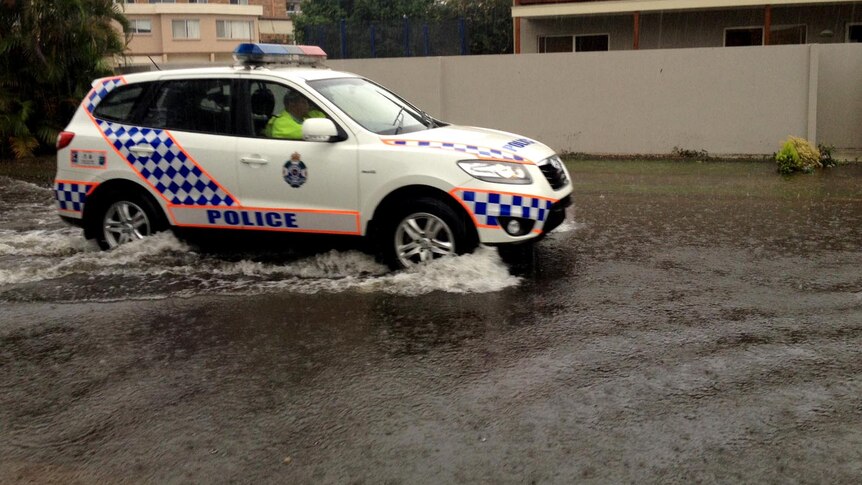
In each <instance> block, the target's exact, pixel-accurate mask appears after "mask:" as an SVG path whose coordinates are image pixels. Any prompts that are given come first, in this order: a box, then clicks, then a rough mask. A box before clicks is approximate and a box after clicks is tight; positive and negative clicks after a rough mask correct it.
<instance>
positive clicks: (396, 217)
mask: <svg viewBox="0 0 862 485" xmlns="http://www.w3.org/2000/svg"><path fill="white" fill-rule="evenodd" d="M380 242H381V243H382V244H383V252H384V260H385V261H386V263H387V264H389V266H390V267H392V268H393V269H400V268H409V267H411V266H416V265H420V264H425V263H428V262H430V261H432V260H435V259H438V258H442V257H446V256H454V255H457V254H464V253H468V252H470V251H472V250H473V249H475V248H476V242H475V240H474V238H472V237H470V233H469V231H468V228H467V225H466V223H465V221H464V220H463V218H462V217H460V216H459V215H458V213H457V212H456V211H455V210H453V209H452V208H451V207H450V206H449V205H447V204H446V203H444V202H442V201H440V200H438V199H432V198H422V199H418V200H416V201H414V202H411V203H409V204H407V205H406V206H405V207H404V208H403V209H402V210H398V211H396V212H394V213H393V214H392V215H391V216H390V217H389V220H388V221H387V224H386V228H385V229H384V231H383V234H382V238H381V240H380Z"/></svg>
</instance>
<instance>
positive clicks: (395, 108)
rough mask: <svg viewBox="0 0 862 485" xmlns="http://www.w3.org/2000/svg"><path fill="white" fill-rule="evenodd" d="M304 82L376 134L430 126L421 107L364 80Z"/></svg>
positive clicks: (397, 132) (393, 133)
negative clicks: (419, 108)
mask: <svg viewBox="0 0 862 485" xmlns="http://www.w3.org/2000/svg"><path fill="white" fill-rule="evenodd" d="M308 84H310V85H311V87H313V88H314V89H316V90H317V91H318V92H319V93H320V94H322V95H323V97H325V98H326V99H328V100H329V101H331V102H332V103H333V104H334V105H336V106H338V108H339V109H341V111H344V113H345V114H347V116H350V117H351V118H353V121H355V122H357V123H359V124H360V125H362V127H363V128H365V129H366V130H368V131H372V132H374V133H377V134H378V135H398V134H400V133H411V132H414V131H422V130H427V129H429V128H432V127H434V121H433V120H432V119H431V118H430V117H428V115H426V114H425V113H423V112H422V111H421V110H418V109H417V108H415V107H413V106H411V105H410V104H408V103H407V102H406V101H404V100H402V99H401V98H399V97H398V96H397V95H395V94H393V93H391V92H389V91H387V90H386V89H385V88H383V87H382V86H379V85H377V84H374V83H372V82H370V81H368V80H365V79H360V78H339V79H324V80H320V81H310V82H309V83H308Z"/></svg>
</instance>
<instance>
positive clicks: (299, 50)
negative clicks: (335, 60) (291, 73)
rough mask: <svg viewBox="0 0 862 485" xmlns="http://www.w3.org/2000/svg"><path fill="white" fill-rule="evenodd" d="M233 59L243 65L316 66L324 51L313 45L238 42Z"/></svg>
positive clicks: (324, 57) (320, 61)
mask: <svg viewBox="0 0 862 485" xmlns="http://www.w3.org/2000/svg"><path fill="white" fill-rule="evenodd" d="M233 58H234V60H235V61H236V62H237V63H239V64H241V65H244V66H261V65H264V64H300V65H310V66H317V65H320V64H322V63H323V61H325V60H326V52H324V51H323V49H321V48H320V47H317V46H314V45H284V44H249V43H246V44H240V45H238V46H237V47H236V49H234V51H233Z"/></svg>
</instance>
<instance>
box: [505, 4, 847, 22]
mask: <svg viewBox="0 0 862 485" xmlns="http://www.w3.org/2000/svg"><path fill="white" fill-rule="evenodd" d="M858 1H859V0H774V1H771V2H770V1H764V0H604V1H595V2H566V3H564V2H557V3H547V4H539V5H516V6H514V7H512V17H515V18H551V17H573V16H581V15H612V14H626V13H634V12H657V11H686V10H712V9H731V8H746V7H765V6H766V5H771V6H772V7H784V6H805V5H824V4H840V3H855V2H858Z"/></svg>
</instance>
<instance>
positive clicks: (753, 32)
mask: <svg viewBox="0 0 862 485" xmlns="http://www.w3.org/2000/svg"><path fill="white" fill-rule="evenodd" d="M747 45H763V27H731V28H729V29H724V46H725V47H743V46H747Z"/></svg>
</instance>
